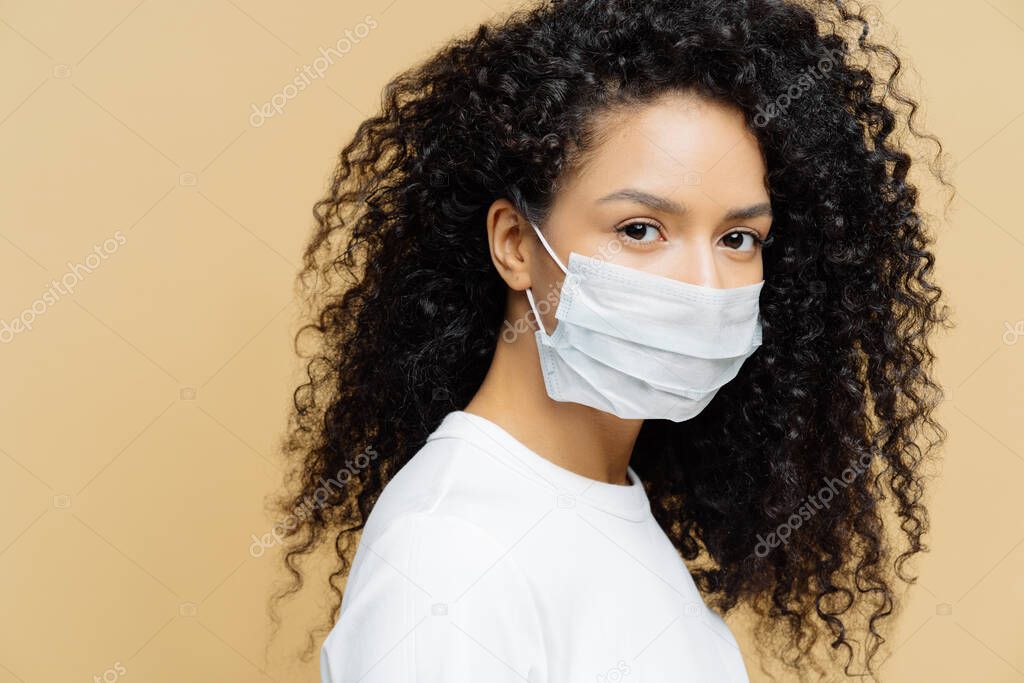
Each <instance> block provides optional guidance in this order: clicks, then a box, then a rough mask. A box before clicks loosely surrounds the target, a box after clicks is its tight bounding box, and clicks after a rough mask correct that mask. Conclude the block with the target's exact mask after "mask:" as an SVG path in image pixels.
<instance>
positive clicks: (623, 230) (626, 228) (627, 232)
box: [615, 221, 661, 244]
mask: <svg viewBox="0 0 1024 683" xmlns="http://www.w3.org/2000/svg"><path fill="white" fill-rule="evenodd" d="M615 232H617V233H619V235H622V236H625V237H627V238H629V239H630V240H631V241H633V242H639V243H642V244H646V243H649V242H655V241H657V240H658V238H659V237H661V230H660V229H659V228H658V226H657V225H655V224H653V223H642V222H639V221H638V222H635V223H627V224H626V225H620V226H619V227H617V228H615Z"/></svg>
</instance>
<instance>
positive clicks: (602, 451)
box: [465, 297, 643, 485]
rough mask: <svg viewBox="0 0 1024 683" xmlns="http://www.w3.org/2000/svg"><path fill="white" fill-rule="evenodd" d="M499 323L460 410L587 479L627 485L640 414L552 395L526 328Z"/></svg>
mask: <svg viewBox="0 0 1024 683" xmlns="http://www.w3.org/2000/svg"><path fill="white" fill-rule="evenodd" d="M519 298H522V297H519ZM520 308H524V309H525V306H522V307H520ZM509 313H510V315H509V316H508V319H509V320H518V321H520V322H523V321H525V319H526V318H525V317H524V314H525V311H515V312H513V311H509ZM503 329H504V330H505V331H506V333H505V334H499V335H498V342H497V346H496V347H495V351H494V358H493V360H492V361H491V366H490V368H489V369H488V371H487V375H486V376H485V378H484V381H483V383H482V384H481V385H480V388H479V389H478V390H477V393H476V394H475V395H474V396H473V399H472V400H471V401H470V402H469V403H468V404H467V405H466V407H465V410H466V412H470V413H473V414H476V415H479V416H481V417H484V418H487V419H488V420H490V421H491V422H494V423H495V424H497V425H499V426H501V427H502V428H503V429H505V431H507V432H508V433H509V434H511V435H512V436H514V437H515V438H516V439H518V440H519V441H520V442H522V443H523V444H524V445H525V446H526V447H527V448H529V449H530V450H533V451H534V452H536V453H538V454H540V455H541V456H543V457H545V458H547V459H548V460H550V461H551V462H553V463H555V464H556V465H559V466H560V467H564V468H565V469H567V470H570V471H572V472H575V473H576V474H579V475H581V476H584V477H587V478H588V479H595V480H597V481H602V482H607V483H610V484H627V485H628V484H629V479H628V477H627V474H626V467H627V466H628V465H629V460H630V456H631V455H632V453H633V445H634V444H635V443H636V438H637V435H638V434H639V433H640V427H641V426H642V425H643V420H641V419H636V420H623V419H621V418H619V417H617V416H615V415H612V414H610V413H606V412H604V411H601V410H597V409H596V408H591V407H589V406H585V405H581V404H579V403H569V402H561V401H554V400H552V399H551V398H550V397H549V396H548V394H547V390H546V389H545V388H544V378H543V376H542V374H541V370H540V359H539V358H538V354H537V345H536V342H535V340H534V337H533V330H532V328H530V327H529V326H525V325H522V324H520V325H518V326H516V325H513V326H511V327H509V326H507V325H506V326H504V327H503ZM512 330H515V331H516V334H514V335H513V334H512ZM512 337H514V338H512Z"/></svg>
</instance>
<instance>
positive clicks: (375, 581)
mask: <svg viewBox="0 0 1024 683" xmlns="http://www.w3.org/2000/svg"><path fill="white" fill-rule="evenodd" d="M357 555H358V557H357V561H356V564H357V566H354V567H353V572H352V574H351V575H350V577H349V581H348V584H347V585H346V588H345V598H344V601H343V605H342V609H341V615H340V617H339V619H338V622H337V624H335V626H334V628H333V629H332V631H331V633H330V634H329V635H328V638H327V640H326V641H325V642H324V645H323V647H322V649H321V676H322V680H323V682H324V683H339V682H340V681H348V680H357V679H360V677H362V676H365V678H363V679H362V680H364V681H366V683H372V682H373V681H389V683H391V682H398V683H401V682H402V681H414V680H416V681H435V680H436V681H442V680H444V681H456V682H457V681H463V680H465V681H469V680H479V679H480V674H481V673H486V674H487V675H485V676H484V678H486V679H490V680H495V681H505V680H523V679H524V678H526V677H527V676H528V675H531V670H532V671H533V672H534V674H533V675H536V672H537V671H538V667H540V666H542V664H541V662H542V661H543V657H542V651H543V644H542V640H541V630H542V629H541V626H540V622H539V618H538V612H537V610H536V604H535V602H534V599H533V596H532V594H531V591H530V588H529V586H528V584H527V582H526V580H525V577H524V576H523V574H522V572H521V571H520V570H519V568H518V566H517V565H516V564H515V562H514V561H513V560H512V558H510V557H508V556H507V551H506V550H505V549H504V548H503V547H502V545H501V544H500V543H498V542H496V541H495V540H494V539H493V538H492V537H491V536H490V535H489V534H488V533H486V532H485V531H483V530H482V529H480V528H479V527H477V526H476V525H474V524H473V523H471V522H470V521H468V520H465V519H462V518H461V517H458V516H454V515H450V514H445V513H442V512H437V511H436V510H432V511H424V510H417V511H413V512H408V513H405V514H401V515H399V516H397V517H396V518H394V519H392V520H391V522H390V523H389V524H388V525H387V527H386V528H384V529H382V530H381V531H380V532H379V533H378V534H377V535H376V538H375V539H373V540H372V541H370V542H365V543H364V542H363V541H361V542H360V546H359V550H358V553H357Z"/></svg>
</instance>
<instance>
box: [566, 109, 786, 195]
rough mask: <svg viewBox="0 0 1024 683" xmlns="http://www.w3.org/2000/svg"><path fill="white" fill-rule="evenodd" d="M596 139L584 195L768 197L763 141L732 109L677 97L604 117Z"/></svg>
mask: <svg viewBox="0 0 1024 683" xmlns="http://www.w3.org/2000/svg"><path fill="white" fill-rule="evenodd" d="M594 132H595V136H594V148H593V149H591V150H589V151H588V154H587V155H586V157H585V159H584V162H583V165H582V167H581V168H580V169H579V171H578V172H577V177H576V178H575V180H574V182H573V185H575V186H576V188H577V189H578V190H581V191H584V192H585V191H587V190H590V191H592V192H598V191H600V190H601V189H604V188H609V189H614V188H612V186H615V187H616V188H617V187H620V186H622V187H625V186H639V187H644V188H645V189H651V190H657V191H661V192H662V193H663V194H668V195H671V196H672V197H673V198H676V199H680V200H681V201H685V199H686V196H687V195H689V194H692V192H694V191H697V192H699V191H701V190H703V191H704V192H705V193H712V192H713V193H714V194H715V195H717V196H720V197H721V201H723V202H732V201H745V200H753V199H757V198H758V197H763V196H765V194H766V193H765V191H764V175H765V166H764V161H763V159H762V155H761V150H760V146H759V144H758V141H757V138H756V137H755V136H754V134H753V133H752V132H751V131H750V130H749V129H748V128H747V126H746V124H745V122H744V118H743V114H742V113H741V112H740V111H739V110H738V109H736V108H734V107H730V106H728V105H726V104H723V103H719V102H715V101H712V100H709V99H706V98H703V97H700V96H698V95H692V94H688V93H675V92H673V93H670V94H666V95H663V96H661V97H659V98H658V99H656V100H653V101H651V102H649V103H645V104H640V105H630V106H629V107H626V108H620V109H615V110H612V111H609V112H605V113H602V114H599V115H598V116H597V117H596V118H595V121H594Z"/></svg>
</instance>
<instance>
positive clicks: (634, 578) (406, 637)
mask: <svg viewBox="0 0 1024 683" xmlns="http://www.w3.org/2000/svg"><path fill="white" fill-rule="evenodd" d="M371 466H372V465H371ZM628 475H629V479H630V481H631V482H632V485H631V486H626V485H619V484H610V483H607V482H600V481H596V480H593V479H588V478H586V477H583V476H581V475H579V474H576V473H574V472H572V471H570V470H567V469H565V468H563V467H560V466H558V465H556V464H555V463H553V462H551V461H550V460H547V459H545V458H544V457H543V456H541V455H539V454H538V453H536V452H534V451H532V450H530V449H529V448H527V447H526V446H525V445H524V444H522V443H521V442H519V441H517V440H516V439H515V438H514V437H513V436H512V435H511V434H509V433H508V432H506V431H505V430H504V429H502V428H501V427H499V426H498V425H497V424H495V423H493V422H491V421H490V420H487V419H485V418H483V417H480V416H478V415H475V414H473V413H467V412H465V411H453V412H451V413H449V414H448V415H446V416H445V418H444V420H443V421H442V422H441V424H440V425H439V426H438V428H437V429H436V430H434V432H433V433H431V434H430V436H429V437H428V439H427V442H426V443H425V444H424V446H423V448H421V449H420V450H419V451H418V452H417V453H416V454H415V455H414V456H413V458H412V459H411V460H410V461H409V462H408V463H407V464H406V465H405V466H404V467H403V468H402V469H401V470H399V472H398V474H397V475H395V477H393V478H392V480H391V481H390V482H389V483H388V484H387V486H386V487H385V489H384V491H383V493H382V494H381V496H380V498H379V499H378V501H377V503H376V505H375V506H374V508H373V510H372V512H371V514H370V516H369V519H368V520H367V523H366V527H365V528H364V530H363V535H362V538H361V539H360V542H359V546H358V549H357V552H356V556H355V559H354V561H353V566H352V569H351V572H350V574H349V579H348V584H347V587H346V589H345V592H344V599H343V601H342V605H341V612H340V616H339V618H338V621H337V623H336V624H335V625H334V628H333V629H332V630H331V632H330V634H329V635H328V637H327V639H326V640H325V641H324V644H323V647H322V648H321V651H320V675H321V681H322V683H355V681H360V682H361V683H413V682H414V681H415V682H418V683H470V682H472V683H479V682H480V681H486V682H487V683H512V682H515V683H523V682H524V681H525V682H527V683H576V682H577V681H578V682H579V683H616V682H618V681H625V682H626V683H629V681H636V682H637V683H663V682H664V683H669V682H670V681H671V682H672V683H680V682H692V683H737V682H738V683H747V682H748V678H747V672H746V669H745V668H744V665H743V659H742V656H741V654H740V650H739V647H738V646H737V644H736V640H735V638H734V637H733V634H732V633H731V632H730V631H729V628H728V627H727V626H726V624H725V622H724V621H722V619H721V617H720V616H718V615H717V614H716V613H715V612H713V611H711V610H710V609H708V607H707V606H706V605H705V603H704V601H703V599H702V597H701V595H700V593H699V592H698V590H697V588H696V586H695V585H694V583H693V579H692V578H691V577H690V573H689V571H688V570H687V568H686V565H685V564H684V563H683V561H682V559H681V558H680V557H679V555H678V553H677V552H676V550H675V548H674V547H673V546H672V544H671V542H670V541H669V539H668V537H666V536H665V534H664V532H663V531H662V530H661V528H660V527H659V526H658V524H657V523H656V522H655V520H654V517H653V516H652V515H651V509H650V503H649V501H648V499H647V495H646V493H645V491H644V488H643V486H642V484H641V483H640V482H639V480H638V478H637V475H636V473H635V472H634V471H633V469H632V468H629V469H628Z"/></svg>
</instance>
